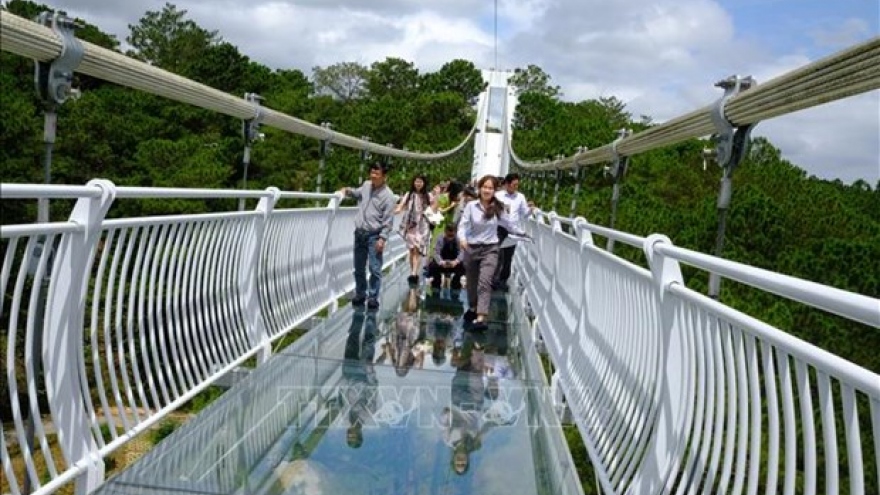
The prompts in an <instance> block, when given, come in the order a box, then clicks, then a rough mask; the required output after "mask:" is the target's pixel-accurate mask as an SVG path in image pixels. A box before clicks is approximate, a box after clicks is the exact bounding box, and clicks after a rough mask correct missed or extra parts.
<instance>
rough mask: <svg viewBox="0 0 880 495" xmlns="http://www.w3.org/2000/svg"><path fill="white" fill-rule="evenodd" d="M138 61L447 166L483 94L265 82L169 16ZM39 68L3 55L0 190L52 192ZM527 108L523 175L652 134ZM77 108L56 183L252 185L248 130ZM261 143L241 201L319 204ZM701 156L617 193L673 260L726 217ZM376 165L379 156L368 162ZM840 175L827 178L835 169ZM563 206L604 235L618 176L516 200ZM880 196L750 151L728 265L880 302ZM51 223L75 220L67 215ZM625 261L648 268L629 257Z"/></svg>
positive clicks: (559, 104) (116, 93)
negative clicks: (299, 193) (673, 252)
mask: <svg viewBox="0 0 880 495" xmlns="http://www.w3.org/2000/svg"><path fill="white" fill-rule="evenodd" d="M6 8H7V9H8V10H9V11H10V12H12V13H15V14H17V15H20V16H22V17H25V18H34V17H36V16H37V15H38V14H39V13H40V12H42V11H44V10H47V9H48V7H46V6H45V5H40V4H36V3H33V2H28V1H19V0H16V1H12V2H9V3H8V4H7V7H6ZM80 21H81V23H82V27H81V28H80V29H78V31H77V37H79V38H80V39H82V40H85V41H88V42H90V43H94V44H97V45H100V46H103V47H105V48H109V49H114V50H119V49H120V45H121V43H120V40H117V39H116V38H115V37H114V36H111V35H108V34H106V33H104V32H102V31H101V30H100V28H98V27H96V26H93V25H91V24H89V23H88V20H80ZM129 30H130V33H129V35H128V36H127V37H126V39H125V42H126V43H127V45H129V46H130V47H131V48H130V49H129V50H128V52H127V55H129V56H131V57H134V58H137V59H140V60H143V61H146V62H149V63H150V64H153V65H155V66H158V67H162V68H164V69H167V70H169V71H171V72H174V73H177V74H180V75H182V76H185V77H187V78H190V79H193V80H195V81H199V82H201V83H204V84H206V85H208V86H211V87H213V88H216V89H219V90H222V91H225V92H228V93H230V94H233V95H243V94H244V93H245V92H253V93H258V94H260V95H261V96H262V97H263V98H264V104H265V105H266V106H268V107H269V108H272V109H274V110H277V111H280V112H284V113H287V114H289V115H293V116H296V117H298V118H301V119H304V120H307V121H309V122H313V123H316V124H320V123H324V122H328V123H330V124H331V125H332V128H333V129H334V130H337V131H340V132H344V133H346V134H349V135H354V136H368V137H369V138H370V139H371V140H372V141H373V142H376V143H381V144H386V143H388V144H391V145H393V146H395V147H397V148H404V147H405V148H408V149H411V150H422V151H442V150H446V149H449V148H452V147H454V146H455V145H456V144H458V143H459V142H460V141H461V140H462V139H463V138H464V137H465V136H466V135H467V133H468V132H469V130H470V128H471V127H472V125H473V122H474V110H473V103H474V101H475V99H476V96H477V95H478V94H479V92H480V91H481V90H482V89H483V86H484V82H483V80H482V77H481V76H480V72H479V70H478V68H477V67H476V66H475V65H474V64H473V63H472V62H469V61H467V60H460V59H459V60H452V61H450V62H448V63H446V64H444V65H443V66H442V67H441V68H440V69H439V70H437V71H436V72H421V71H419V69H418V68H417V67H416V66H415V64H414V63H413V62H410V61H406V60H402V59H398V58H387V59H385V60H383V61H377V62H374V63H373V64H371V65H370V66H369V67H367V66H364V65H361V64H359V63H355V62H339V63H336V64H333V65H330V66H327V67H314V68H313V69H312V70H311V73H309V74H306V73H304V72H303V71H301V70H299V69H295V68H291V69H272V68H269V67H266V66H265V65H262V64H260V63H259V62H256V61H254V60H251V59H250V58H248V56H247V55H245V54H242V53H241V52H240V51H239V49H238V48H237V47H235V46H233V45H231V44H230V43H228V42H226V41H224V40H223V38H222V36H221V34H220V33H218V32H216V31H212V30H210V29H209V28H208V27H203V26H199V25H198V24H196V23H195V22H194V21H192V20H191V19H189V18H188V17H187V12H186V11H185V10H181V9H178V8H177V7H175V6H174V5H171V4H166V5H165V6H164V8H162V9H161V10H157V11H148V12H146V13H145V14H144V15H143V17H141V19H140V21H139V22H138V23H137V24H135V25H131V26H129ZM33 67H34V62H33V61H32V60H29V59H26V58H23V57H20V56H16V55H13V54H10V53H7V52H3V53H2V54H0V82H2V88H3V91H2V92H0V122H2V126H3V128H2V132H0V162H2V163H3V181H4V182H27V183H40V182H42V181H43V166H42V163H43V150H44V145H43V142H42V140H43V134H42V131H43V103H42V102H41V100H40V99H39V98H38V97H37V94H36V92H35V90H34V82H33V71H34V68H33ZM514 83H515V85H516V86H517V87H518V88H519V91H520V95H519V97H520V104H519V107H518V109H517V116H516V121H515V128H514V148H515V150H516V153H517V154H518V155H519V156H520V157H522V158H523V159H526V160H540V159H544V158H552V157H554V156H557V155H560V154H562V155H570V154H572V153H574V152H576V151H577V149H578V148H579V147H581V146H587V147H589V148H595V147H598V146H601V145H603V144H607V143H609V142H611V141H613V140H614V138H615V137H616V135H617V134H616V133H617V130H618V129H622V128H630V129H633V130H634V131H636V132H637V131H638V130H641V129H645V128H647V127H648V126H650V125H652V124H651V119H650V117H648V116H639V117H638V118H634V117H633V116H631V115H630V114H629V113H627V111H626V108H625V106H624V104H623V103H622V102H620V101H619V100H618V99H616V98H614V97H609V98H601V99H598V100H585V101H579V102H571V101H565V100H563V99H562V89H561V88H559V87H558V86H555V85H553V83H552V77H551V75H549V74H547V73H545V72H544V71H543V70H542V69H541V68H540V67H537V66H534V65H529V66H528V67H523V68H520V69H517V70H516V72H515V75H514ZM77 87H78V88H79V89H80V90H81V91H82V96H81V97H80V98H79V99H78V100H75V101H69V102H67V103H65V104H64V105H63V106H61V107H60V108H59V109H58V139H57V142H56V145H55V149H54V156H53V164H52V182H53V183H58V184H84V183H85V182H87V181H88V180H90V179H92V178H96V177H101V178H107V179H110V180H112V181H114V182H115V183H117V184H119V185H137V186H173V187H205V188H235V187H241V185H242V172H243V170H242V154H243V138H242V123H241V121H238V120H236V119H233V118H230V117H226V116H222V115H217V114H215V113H212V112H209V111H207V110H202V109H199V108H195V107H192V106H189V105H185V104H181V103H176V102H172V101H170V100H166V99H162V98H160V97H156V96H153V95H150V94H146V93H143V92H139V91H135V90H130V89H128V88H124V87H120V86H117V85H115V84H111V83H107V82H104V81H100V80H97V79H94V78H91V77H88V76H77ZM261 132H263V133H264V134H265V139H263V140H261V141H258V142H256V143H255V144H254V146H253V152H252V158H251V163H250V166H249V170H248V188H253V189H261V188H264V187H267V186H270V185H272V186H277V187H279V188H281V189H286V190H307V191H314V190H315V189H316V187H317V180H318V166H319V163H320V154H321V150H320V148H321V146H320V143H319V142H317V141H315V140H312V139H308V138H303V137H300V136H295V135H290V134H287V133H284V132H282V131H278V130H275V129H271V128H268V127H263V128H262V129H261ZM706 146H707V143H706V142H705V141H700V140H697V139H694V140H690V141H687V142H684V143H681V144H679V145H676V146H670V147H667V148H665V149H660V150H655V151H651V152H648V153H644V154H641V155H637V156H634V157H632V159H631V162H630V166H629V172H628V174H627V176H626V177H625V178H624V179H623V182H622V185H621V199H620V203H619V210H618V218H617V221H616V225H615V227H616V228H619V229H621V230H624V231H627V232H632V233H635V234H639V235H648V234H651V233H655V232H661V233H664V234H666V235H668V236H669V237H670V238H671V239H672V240H673V242H675V243H676V244H677V245H679V246H683V247H687V248H691V249H696V250H700V251H703V252H712V249H713V247H714V240H715V234H716V229H717V225H718V215H717V213H716V207H715V204H716V200H717V199H716V198H717V192H718V184H719V180H720V177H721V169H720V168H719V167H717V166H715V165H713V164H711V163H710V164H709V166H708V167H704V165H705V164H704V160H703V155H702V151H703V149H704V148H705V147H706ZM363 158H364V157H363V156H362V154H361V153H360V152H358V151H357V150H349V149H345V148H341V147H333V146H331V149H330V151H329V152H328V155H327V158H326V166H325V167H326V168H325V170H324V173H323V178H322V179H323V180H322V189H323V190H324V191H333V190H336V189H337V188H339V187H342V186H344V185H352V184H355V183H357V181H358V180H359V179H360V177H363V172H362V167H361V164H362V163H363ZM374 158H376V157H374ZM470 166H471V150H470V149H468V148H465V150H464V151H463V152H461V153H459V154H458V155H457V156H455V157H452V158H449V159H445V160H440V161H436V162H430V163H415V162H413V163H406V162H404V161H401V162H400V163H395V164H394V166H393V168H392V173H391V186H392V188H393V189H395V190H396V191H401V190H403V189H404V188H405V187H406V185H407V184H408V181H409V179H410V176H411V175H412V174H413V173H415V172H417V171H419V172H423V173H425V174H426V175H427V176H428V178H429V180H430V181H432V182H433V181H438V180H443V179H447V178H449V177H458V178H460V179H462V180H464V179H465V178H466V177H467V174H468V171H469V169H470ZM829 166H833V164H829ZM557 177H558V179H559V183H560V191H559V197H558V201H557V203H556V206H557V208H556V209H557V210H558V211H559V213H560V214H562V215H571V214H575V215H582V216H584V217H585V218H587V219H588V220H589V221H590V222H593V223H596V224H599V225H608V223H609V220H610V214H611V208H610V200H611V184H612V178H611V177H610V176H609V175H608V174H607V173H606V172H605V170H604V168H603V167H602V166H592V167H587V168H585V169H583V170H582V171H581V172H580V174H579V176H578V178H577V180H580V181H581V187H580V192H579V197H578V198H577V206H576V210H577V211H575V212H572V211H571V210H570V205H571V203H572V195H573V193H574V184H575V180H576V178H575V176H574V174H573V173H572V172H571V171H563V172H560V173H559V175H558V176H557V175H555V173H553V172H548V173H547V175H546V176H544V177H543V182H542V181H541V179H542V177H541V176H535V177H528V178H526V179H525V180H524V181H523V188H524V190H525V192H526V193H527V194H528V195H529V197H530V199H532V200H534V201H536V202H537V203H538V206H539V207H541V208H542V209H544V210H550V209H552V208H553V206H554V205H553V203H552V196H553V188H554V184H555V182H556V179H557ZM878 186H880V184H875V185H873V186H872V185H871V184H869V183H867V182H865V181H857V182H855V183H854V184H850V185H848V184H844V183H842V182H841V181H828V180H822V179H818V178H816V177H808V176H807V174H806V172H804V171H803V170H802V169H800V168H798V167H797V165H796V164H792V163H790V162H788V161H786V160H785V159H783V158H782V156H781V153H780V151H779V149H777V148H775V147H774V146H773V144H772V143H770V142H769V141H767V140H766V139H763V138H756V139H754V140H753V141H752V143H751V147H750V151H749V153H748V156H747V157H746V159H745V160H744V161H743V162H742V163H741V164H740V166H739V167H738V168H737V170H736V171H735V173H734V175H733V200H732V204H731V209H730V212H729V215H728V222H727V229H726V240H725V250H724V256H725V257H727V258H730V259H733V260H736V261H742V262H747V263H749V264H752V265H755V266H758V267H762V268H767V269H771V270H776V271H779V272H781V273H785V274H789V275H793V276H796V277H801V278H805V279H807V280H811V281H815V282H819V283H823V284H828V285H832V286H834V287H838V288H841V289H845V290H849V291H854V292H858V293H861V294H865V295H869V296H871V297H880V263H877V260H878V259H880V187H878ZM196 203H197V202H193V201H188V202H186V203H178V202H175V201H155V202H149V201H141V202H127V203H124V204H120V205H118V206H117V207H114V209H113V211H112V212H111V215H114V216H115V215H131V214H161V213H173V212H177V211H182V210H183V209H186V210H187V211H199V210H208V209H211V208H212V207H216V206H212V205H210V204H201V203H198V204H196ZM58 206H59V211H57V212H53V213H55V214H54V215H53V218H54V217H58V215H62V216H63V215H64V214H65V211H64V209H65V208H66V207H67V206H66V205H64V204H61V205H58ZM35 215H36V214H35V209H34V207H33V205H25V204H17V202H16V204H11V205H4V211H3V217H4V218H3V223H22V222H29V221H33V219H34V218H35ZM620 252H621V254H623V255H625V256H632V257H634V258H638V256H639V255H638V253H631V252H628V251H627V250H626V249H625V247H624V248H623V249H621V250H620ZM685 276H686V279H687V280H688V283H689V285H690V286H691V287H692V288H694V289H696V290H700V291H705V288H706V286H707V283H708V282H707V280H706V276H705V274H702V273H695V272H686V273H685ZM721 300H722V301H724V302H726V303H727V304H730V305H733V306H734V307H737V308H739V309H742V310H745V311H746V312H748V313H750V314H753V315H756V316H759V317H761V318H763V319H765V320H766V321H768V322H770V323H772V324H774V325H776V326H779V327H780V328H783V329H786V330H789V331H791V332H792V333H794V334H796V335H798V336H800V337H802V338H804V339H806V340H808V341H810V342H812V343H814V344H816V345H819V346H820V347H823V348H825V349H829V350H831V351H832V352H835V353H838V354H841V355H843V356H847V357H848V358H849V359H851V360H852V361H854V362H856V363H858V364H860V365H862V366H866V367H868V368H870V369H872V370H874V371H880V357H878V356H877V353H876V352H875V350H876V349H880V332H878V331H876V330H875V329H871V328H868V327H865V326H862V325H858V324H852V323H849V322H845V321H843V320H841V319H839V318H836V317H834V316H830V315H827V314H826V313H824V312H819V311H815V310H811V309H808V308H805V307H804V306H802V305H799V304H795V303H789V302H786V301H781V300H780V299H779V298H777V297H775V296H770V295H767V294H762V293H759V292H757V291H750V290H748V289H747V288H745V287H740V286H737V285H736V284H733V283H725V284H723V285H722V294H721Z"/></svg>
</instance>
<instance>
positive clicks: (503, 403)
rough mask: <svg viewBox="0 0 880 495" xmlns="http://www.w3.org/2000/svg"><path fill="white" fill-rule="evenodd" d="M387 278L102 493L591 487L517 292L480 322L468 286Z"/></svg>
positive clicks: (498, 301)
mask: <svg viewBox="0 0 880 495" xmlns="http://www.w3.org/2000/svg"><path fill="white" fill-rule="evenodd" d="M388 278H389V279H390V280H388V281H387V282H386V288H385V296H384V298H383V301H382V307H381V308H380V309H379V310H378V311H368V310H364V309H357V308H352V307H350V306H347V307H345V308H342V309H340V310H339V311H337V312H336V313H334V314H333V315H331V316H330V317H329V318H327V319H326V320H325V321H324V322H322V323H321V324H320V325H319V326H318V327H316V328H314V329H313V330H311V331H309V332H308V333H307V334H306V335H305V336H304V337H302V338H301V339H299V340H298V341H297V342H296V343H294V344H293V345H292V346H290V347H288V348H287V349H285V350H283V351H282V352H280V353H277V354H275V355H274V356H273V357H272V358H271V359H270V360H269V361H268V362H267V363H265V364H263V365H261V366H259V367H257V368H256V369H255V370H254V371H253V372H252V373H250V374H249V375H248V376H247V377H246V378H244V379H243V380H242V381H241V382H239V383H237V384H236V385H235V386H233V388H232V389H231V390H230V391H228V392H227V393H226V394H224V395H223V396H222V397H221V398H220V399H218V400H217V401H216V402H215V403H214V404H212V405H211V406H210V407H209V408H208V409H206V410H205V411H203V412H202V413H201V414H200V415H199V416H198V417H196V418H195V419H194V420H192V421H190V422H189V423H187V424H186V425H184V426H183V427H181V428H180V429H178V430H177V431H175V432H174V433H173V434H172V435H171V436H169V437H168V438H167V439H165V440H164V441H163V442H162V443H161V444H160V445H159V446H157V447H156V448H155V449H153V450H152V451H150V452H149V453H147V454H146V455H145V457H144V458H142V459H141V460H140V461H138V462H137V463H136V464H135V465H133V466H132V467H130V468H129V469H127V470H126V471H124V472H123V473H121V474H120V475H118V476H116V477H115V478H113V479H111V480H109V481H108V482H107V483H106V484H104V485H103V487H102V488H101V489H100V490H98V493H101V494H105V495H110V494H114V495H121V494H126V495H131V494H153V493H202V494H232V493H247V494H281V493H309V494H311V493H353V494H354V493H357V494H388V493H395V494H397V493H412V494H435V493H436V494H467V493H517V494H526V493H548V494H549V493H553V494H562V493H573V494H574V493H581V488H580V486H579V483H578V481H577V475H576V472H575V470H574V468H573V466H572V462H571V457H570V455H569V453H568V451H567V449H566V447H565V441H564V439H562V437H561V432H560V429H559V428H558V427H556V426H557V425H556V424H555V422H556V420H555V415H554V414H553V412H552V407H551V405H550V400H549V394H548V393H547V392H548V391H547V388H546V386H545V385H544V379H543V375H542V374H541V373H542V371H540V364H539V363H538V361H537V358H536V355H535V353H534V352H533V351H531V350H530V351H529V352H523V350H524V349H528V348H529V347H530V346H531V338H530V336H529V332H528V325H527V323H526V321H525V318H524V316H523V312H522V309H521V306H522V302H521V300H520V298H519V296H517V295H515V294H507V295H505V294H496V295H495V296H494V298H493V302H492V314H491V315H490V320H491V324H490V325H489V328H488V330H485V331H480V332H475V331H473V330H471V329H470V328H469V325H468V324H467V323H465V322H464V321H463V315H462V313H463V305H462V302H461V300H460V295H459V294H458V293H457V292H451V291H449V290H448V289H444V290H441V291H433V290H431V289H423V288H422V289H411V288H409V287H408V286H407V284H406V283H405V279H404V277H403V276H401V275H400V273H399V270H398V271H396V272H394V273H392V274H391V276H390V277H388ZM413 302H415V304H416V305H417V307H418V309H417V310H416V311H404V309H407V308H406V307H407V306H408V304H412V303H413ZM409 307H410V308H411V307H413V306H409ZM536 377H537V378H536Z"/></svg>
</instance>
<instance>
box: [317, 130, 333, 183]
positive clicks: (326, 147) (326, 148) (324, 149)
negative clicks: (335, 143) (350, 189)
mask: <svg viewBox="0 0 880 495" xmlns="http://www.w3.org/2000/svg"><path fill="white" fill-rule="evenodd" d="M321 127H323V128H325V129H327V130H328V131H329V130H330V129H331V127H332V125H331V124H330V122H321ZM329 153H330V135H329V133H328V135H327V137H326V138H324V139H322V140H321V156H320V161H319V162H318V183H317V187H316V188H315V192H321V183H322V182H323V180H324V165H326V160H327V155H328V154H329Z"/></svg>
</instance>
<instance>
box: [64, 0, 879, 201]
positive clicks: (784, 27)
mask: <svg viewBox="0 0 880 495" xmlns="http://www.w3.org/2000/svg"><path fill="white" fill-rule="evenodd" d="M172 3H174V4H175V5H176V6H177V7H178V8H179V9H185V10H187V11H188V15H189V17H190V18H191V19H193V20H194V21H195V22H196V23H197V24H199V25H200V26H201V27H203V28H206V29H216V30H218V31H219V34H220V35H221V36H222V37H223V38H224V39H225V40H226V41H229V42H230V43H232V44H234V45H236V46H237V47H238V48H239V50H240V51H241V52H242V53H243V54H245V55H247V56H249V57H250V58H251V59H252V60H255V61H257V62H260V63H263V64H265V65H267V66H269V67H271V68H273V69H278V68H286V69H289V68H296V69H300V70H302V71H303V72H304V73H306V74H307V75H311V69H312V67H314V66H316V65H318V66H327V65H331V64H334V63H337V62H343V61H355V62H360V63H363V64H365V65H369V64H371V63H372V62H374V61H377V60H384V59H385V58H386V57H391V56H393V57H400V58H404V59H406V60H409V61H411V62H413V63H415V65H416V66H417V67H419V69H420V70H422V71H434V70H437V69H438V68H439V67H440V66H441V65H443V64H444V63H445V62H448V61H450V60H453V59H456V58H463V59H467V60H471V61H472V62H474V63H475V64H476V65H477V66H478V67H479V68H481V69H485V68H491V67H494V66H495V49H494V45H495V43H494V40H495V34H494V27H495V24H496V23H495V15H494V13H495V4H494V3H493V2H491V1H488V0H249V1H247V2H241V1H231V0H177V1H176V2H172ZM47 4H48V5H51V6H52V7H55V8H58V9H62V10H66V11H67V12H68V13H69V14H71V15H75V16H77V17H81V18H83V19H85V20H86V21H88V22H90V23H92V24H95V25H96V26H98V27H99V28H100V29H101V30H103V31H105V32H108V33H110V34H114V35H116V37H117V38H118V39H119V40H120V41H122V42H124V40H125V38H126V36H127V35H128V25H129V24H136V23H137V22H138V19H140V17H141V16H143V15H144V13H145V12H147V11H148V10H161V8H162V6H163V5H164V1H157V0H127V1H125V2H116V1H112V0H62V1H57V2H47ZM497 8H498V17H497V26H498V36H497V39H498V44H497V61H498V67H499V68H502V69H513V68H516V67H524V66H526V65H528V64H535V65H537V66H539V67H541V68H542V69H544V71H546V72H547V73H548V74H550V75H551V76H552V78H553V81H552V82H553V83H554V84H557V85H559V86H561V89H562V92H563V94H564V99H566V100H571V101H580V100H584V99H590V98H597V97H600V96H615V97H617V98H618V99H620V100H622V101H624V102H625V103H626V104H627V110H628V111H629V112H631V113H632V115H633V116H634V117H636V118H638V117H639V116H640V115H647V116H650V117H651V118H652V119H653V120H654V122H662V121H665V120H667V119H670V118H673V117H676V116H678V115H681V114H684V113H687V112H690V111H692V110H695V109H697V108H701V107H703V106H705V105H707V104H710V103H712V102H713V101H714V100H716V99H717V98H718V97H719V96H720V94H721V90H719V89H718V88H715V87H714V83H715V82H717V81H719V80H721V79H724V78H726V77H727V76H730V75H732V74H740V75H751V76H753V77H754V78H755V79H756V80H757V81H758V83H759V84H760V83H761V82H765V81H768V80H769V79H771V78H773V77H775V76H778V75H781V74H783V73H785V72H787V71H790V70H792V69H795V68H798V67H800V66H803V65H806V64H808V63H810V62H812V61H815V60H818V59H820V58H822V57H824V56H827V55H830V54H833V53H835V52H837V51H839V50H841V49H843V48H845V47H847V46H849V45H851V44H854V43H858V42H861V41H865V40H868V39H870V38H873V37H876V36H878V35H880V1H878V0H835V1H829V0H497ZM268 105H269V106H270V107H271V103H269V104H268ZM753 136H766V137H768V138H769V139H770V140H771V141H772V142H773V144H775V145H776V146H777V147H779V148H780V149H781V150H782V153H783V156H784V157H785V158H786V159H788V160H790V161H791V162H793V163H795V164H797V165H798V166H800V167H801V168H804V169H805V170H807V172H808V173H809V174H811V175H816V176H818V177H821V178H824V179H841V180H842V181H844V182H846V183H851V182H853V181H854V180H856V179H864V180H867V181H868V183H869V184H871V185H872V186H873V185H875V184H876V183H877V182H878V180H880V90H874V91H872V92H870V93H866V94H862V95H859V96H856V97H852V98H849V99H846V100H841V101H838V102H833V103H829V104H825V105H822V106H819V107H815V108H812V109H808V110H803V111H800V112H797V113H794V114H789V115H785V116H781V117H777V118H775V119H771V120H768V121H765V122H761V123H759V124H758V125H757V126H756V127H755V129H754V130H753Z"/></svg>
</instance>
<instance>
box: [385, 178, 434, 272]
mask: <svg viewBox="0 0 880 495" xmlns="http://www.w3.org/2000/svg"><path fill="white" fill-rule="evenodd" d="M433 201H434V200H433V198H432V197H431V195H430V194H429V193H428V179H426V178H425V176H424V175H417V176H416V177H415V178H413V180H412V184H411V186H410V189H409V192H407V193H406V194H404V195H403V198H401V199H400V203H398V204H397V208H395V209H394V213H395V214H399V213H403V214H404V216H403V220H402V221H401V222H400V235H401V236H403V238H404V239H405V240H406V248H407V249H408V250H409V269H410V276H409V278H408V279H407V280H408V281H409V282H410V283H413V284H414V283H417V282H418V281H419V272H420V271H421V268H422V257H423V256H425V255H426V254H427V252H428V242H429V241H430V237H431V227H430V225H428V219H427V218H425V210H426V209H427V208H428V207H429V206H431V205H432V203H433Z"/></svg>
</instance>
